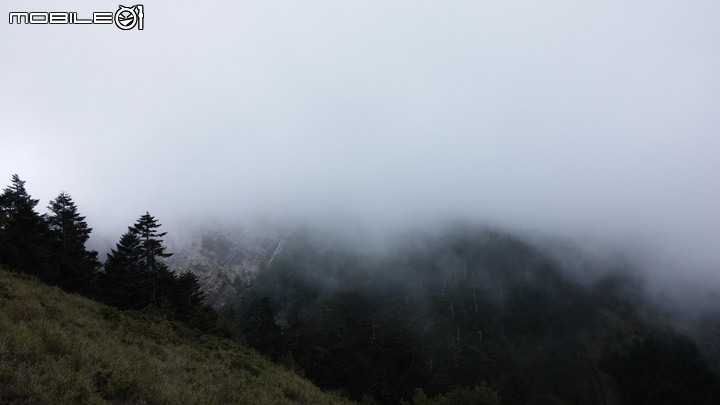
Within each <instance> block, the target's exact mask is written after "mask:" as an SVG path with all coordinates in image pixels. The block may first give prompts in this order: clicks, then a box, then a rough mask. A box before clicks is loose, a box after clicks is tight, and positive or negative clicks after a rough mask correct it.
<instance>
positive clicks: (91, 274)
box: [47, 192, 100, 294]
mask: <svg viewBox="0 0 720 405" xmlns="http://www.w3.org/2000/svg"><path fill="white" fill-rule="evenodd" d="M48 209H49V210H50V214H49V215H48V216H47V223H48V228H49V231H50V238H51V241H52V248H53V249H52V256H53V260H52V263H51V268H52V270H51V275H50V281H51V282H53V283H55V284H58V285H60V286H61V287H63V288H65V289H67V290H70V291H76V292H81V293H85V294H87V293H89V292H90V290H91V287H92V285H93V284H94V281H95V276H96V275H97V271H98V269H99V267H100V263H99V262H98V260H97V252H95V251H88V250H86V249H85V243H86V242H87V240H88V239H89V238H90V232H91V231H92V228H89V227H88V225H87V222H85V217H84V216H81V215H80V214H79V213H78V212H77V206H76V205H75V202H73V200H72V198H71V197H70V195H69V194H67V193H66V192H61V193H60V194H59V195H58V196H57V198H56V199H55V200H53V201H51V202H50V205H49V206H48Z"/></svg>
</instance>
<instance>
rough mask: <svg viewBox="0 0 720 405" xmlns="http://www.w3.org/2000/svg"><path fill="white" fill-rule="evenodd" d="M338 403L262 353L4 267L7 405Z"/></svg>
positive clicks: (0, 347) (1, 339)
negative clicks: (46, 283)
mask: <svg viewBox="0 0 720 405" xmlns="http://www.w3.org/2000/svg"><path fill="white" fill-rule="evenodd" d="M107 402H109V403H133V404H144V403H148V404H190V403H217V404H220V403H238V404H251V403H252V404H336V403H349V401H348V400H346V399H344V398H341V397H339V396H336V395H331V394H326V393H323V392H321V391H320V390H319V389H318V388H317V387H315V386H313V385H312V384H311V383H310V382H308V381H307V380H305V379H303V378H301V377H299V376H298V375H296V374H294V373H292V372H290V371H287V370H285V369H283V368H282V367H279V366H277V365H274V364H272V363H270V362H268V361H267V360H265V359H263V358H262V357H260V356H259V355H258V354H256V353H255V352H253V351H252V350H249V349H246V348H243V347H239V346H237V345H235V344H233V343H231V342H229V341H227V340H223V339H220V338H216V337H211V336H207V335H202V334H199V333H198V332H195V331H191V330H189V329H187V328H186V327H184V326H182V325H180V324H178V323H175V322H171V321H168V320H166V319H164V318H163V317H161V316H160V315H152V314H138V313H133V312H123V311H118V310H116V309H114V308H110V307H107V306H105V305H101V304H99V303H96V302H94V301H92V300H89V299H87V298H83V297H80V296H77V295H71V294H68V293H65V292H63V291H62V290H60V289H59V288H56V287H49V286H46V285H44V284H41V283H39V282H37V281H35V280H33V279H30V278H28V277H25V276H21V275H18V274H14V273H9V272H7V271H4V270H0V403H93V404H94V403H107Z"/></svg>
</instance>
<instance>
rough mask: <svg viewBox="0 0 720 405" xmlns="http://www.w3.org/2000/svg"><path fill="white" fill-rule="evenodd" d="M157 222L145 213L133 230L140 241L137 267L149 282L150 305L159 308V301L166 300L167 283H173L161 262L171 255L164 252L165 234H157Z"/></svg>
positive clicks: (171, 276)
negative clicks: (138, 266) (163, 238)
mask: <svg viewBox="0 0 720 405" xmlns="http://www.w3.org/2000/svg"><path fill="white" fill-rule="evenodd" d="M160 226H161V225H160V224H159V223H158V221H157V220H156V219H155V218H154V217H153V216H152V215H150V213H149V212H146V213H145V214H144V215H143V216H141V217H140V219H138V220H137V222H136V223H135V225H134V226H133V229H134V230H135V232H136V234H137V235H138V237H139V239H140V244H139V256H140V257H139V259H140V262H139V265H140V267H141V268H142V269H143V271H144V273H145V275H146V277H148V278H149V281H150V304H151V305H153V306H159V305H160V304H161V300H165V299H167V298H168V297H167V295H168V294H169V291H168V289H169V288H168V287H169V286H168V283H172V281H174V275H173V274H172V273H171V272H170V270H168V267H167V265H166V264H165V262H164V261H163V260H162V259H164V258H168V257H170V256H172V253H166V252H165V246H164V245H163V240H162V239H161V238H162V237H163V236H165V235H166V234H167V232H158V228H160Z"/></svg>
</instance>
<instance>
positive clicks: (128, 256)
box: [101, 213, 175, 309]
mask: <svg viewBox="0 0 720 405" xmlns="http://www.w3.org/2000/svg"><path fill="white" fill-rule="evenodd" d="M160 226H161V225H160V224H159V223H158V221H157V220H156V219H155V218H154V217H153V216H151V215H150V213H145V214H144V215H142V216H141V217H140V218H139V219H138V220H137V222H135V224H134V225H133V226H130V227H128V231H127V232H126V233H125V234H124V235H123V236H122V238H121V239H120V241H119V242H118V244H117V246H116V247H115V249H112V251H111V253H108V258H107V261H106V262H105V272H104V274H103V275H102V280H101V287H102V289H103V291H104V292H103V294H104V295H105V296H106V299H107V300H108V302H109V303H110V304H113V305H116V306H119V307H122V308H132V309H144V308H147V307H150V306H154V307H159V306H162V304H163V302H164V301H168V302H169V301H170V294H171V290H172V287H173V283H174V281H175V276H174V275H173V274H172V273H171V272H170V270H169V269H168V267H167V264H165V262H164V260H163V259H165V258H167V257H170V256H171V255H172V253H167V252H166V251H165V246H164V245H163V240H162V237H163V236H165V234H166V233H165V232H159V231H158V228H160Z"/></svg>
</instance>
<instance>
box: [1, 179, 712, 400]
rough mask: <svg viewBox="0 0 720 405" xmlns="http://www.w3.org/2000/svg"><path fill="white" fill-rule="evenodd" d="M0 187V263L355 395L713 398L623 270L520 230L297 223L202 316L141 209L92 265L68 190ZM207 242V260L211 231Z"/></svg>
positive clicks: (197, 290)
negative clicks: (374, 235)
mask: <svg viewBox="0 0 720 405" xmlns="http://www.w3.org/2000/svg"><path fill="white" fill-rule="evenodd" d="M24 184H25V183H24V182H23V181H22V180H21V179H20V178H19V176H17V175H13V176H12V178H11V184H10V185H9V186H8V187H6V188H5V189H4V190H3V193H2V195H0V265H2V266H4V267H5V268H7V269H10V270H12V271H15V272H19V273H25V274H29V275H31V276H34V277H35V278H37V279H38V280H40V281H42V282H45V283H48V284H51V285H56V286H59V287H61V288H63V289H65V290H67V291H69V292H74V293H78V294H82V295H85V296H88V297H90V298H92V299H94V300H97V301H100V302H103V303H106V304H108V305H112V306H114V307H116V308H118V309H121V310H126V311H130V312H151V313H161V314H164V316H166V317H169V318H172V319H174V320H177V321H179V322H183V323H185V324H186V325H188V327H190V328H195V329H197V330H199V331H202V332H203V333H209V334H214V335H216V336H220V337H222V338H224V339H232V340H236V341H237V342H240V343H242V344H244V345H247V346H249V347H251V348H253V349H255V350H257V351H258V352H260V353H262V354H263V355H264V356H266V357H267V358H269V359H271V360H272V361H274V362H276V363H278V364H281V365H282V366H284V367H286V368H287V369H289V370H291V371H293V372H295V373H297V374H299V375H301V376H304V377H307V378H308V379H309V380H310V381H312V382H313V383H315V384H316V385H318V386H319V387H320V388H322V389H323V390H329V391H333V392H335V393H339V394H342V395H344V396H346V397H348V398H350V399H352V400H355V401H358V402H362V403H368V404H372V403H377V404H396V403H412V404H427V403H435V404H440V403H448V404H450V403H452V404H463V403H468V404H469V403H478V404H499V403H503V404H528V403H531V404H716V403H720V379H719V378H718V375H717V370H718V367H717V366H718V365H717V364H716V362H714V361H712V359H710V358H708V357H707V356H705V355H704V354H703V352H701V350H700V349H699V348H698V345H697V343H696V342H695V341H694V340H693V339H691V338H690V337H689V336H687V335H686V334H684V333H682V328H678V327H677V320H676V319H673V318H672V317H671V316H670V315H669V314H667V313H666V312H664V311H663V310H661V309H660V308H657V307H655V306H653V305H652V303H651V302H649V300H648V299H647V297H646V295H645V294H644V291H643V281H642V279H641V278H640V277H637V276H635V275H633V274H634V273H632V272H630V271H628V269H625V268H621V267H618V268H612V269H607V271H606V273H605V274H604V275H603V276H602V277H598V278H597V279H593V280H592V281H587V280H581V279H580V278H578V277H575V276H574V275H573V274H572V273H570V272H568V271H567V269H566V268H565V266H563V265H561V264H560V263H559V262H558V260H557V259H556V258H555V257H553V256H551V255H549V254H547V253H544V252H543V251H542V250H541V249H539V248H537V247H536V246H534V245H533V244H531V243H528V242H527V241H524V240H523V239H522V238H520V237H517V236H513V235H511V234H509V233H506V232H502V231H499V230H495V229H490V228H486V227H480V226H470V225H453V226H448V227H446V228H444V229H443V230H441V231H438V232H436V233H433V234H427V233H416V234H409V235H408V237H406V238H404V240H403V241H402V242H398V243H396V245H395V246H393V247H392V248H388V249H386V250H384V251H383V252H382V253H378V252H365V251H363V249H362V247H359V246H349V245H347V244H343V243H335V242H334V241H332V240H328V238H327V237H326V236H321V235H320V234H318V233H315V232H314V231H313V230H312V229H309V228H298V229H295V230H294V231H293V232H292V233H291V234H289V235H287V237H286V238H285V239H284V240H283V243H284V245H283V249H282V251H281V252H278V254H276V255H273V256H272V259H271V260H268V261H267V262H266V263H264V264H263V266H262V267H261V268H260V269H259V270H258V271H257V273H256V274H255V275H254V276H253V277H251V278H239V277H238V278H235V279H234V280H231V283H232V287H233V289H234V290H235V292H236V293H235V294H234V296H233V297H232V299H231V300H229V302H227V303H226V304H225V305H224V306H222V307H218V308H211V307H209V306H208V305H207V304H205V302H204V300H203V298H204V297H203V288H202V286H201V285H200V283H199V282H198V278H197V277H196V275H195V274H193V273H192V272H190V271H187V270H183V269H172V268H170V267H169V266H168V265H167V264H166V259H167V258H168V257H169V256H170V255H171V253H170V252H168V251H167V249H166V247H165V244H164V242H163V237H164V236H165V233H164V232H161V231H160V229H159V228H160V226H161V225H160V223H159V221H158V220H157V219H156V218H155V217H153V216H152V215H150V213H145V214H142V215H141V216H140V217H139V218H138V219H137V221H136V222H135V223H134V224H133V225H131V226H129V227H128V230H127V232H126V233H125V234H123V235H122V236H121V237H120V239H119V241H118V242H117V244H116V245H115V247H114V248H113V249H111V251H110V253H109V254H108V255H107V258H106V260H104V262H101V261H100V259H99V258H98V254H97V252H94V251H89V250H87V249H86V242H87V240H88V238H89V235H90V233H91V230H92V229H91V228H90V227H89V225H88V224H87V223H86V222H85V218H84V217H83V216H82V215H81V214H80V213H79V210H78V207H77V206H76V205H75V203H74V202H73V200H72V198H71V197H70V195H69V194H68V193H65V192H62V193H60V194H59V195H58V196H57V198H56V199H54V200H52V201H51V202H50V203H49V206H48V212H47V213H45V214H39V213H38V212H37V211H36V206H37V205H38V203H39V201H38V200H35V199H33V198H32V197H31V196H30V195H29V194H28V193H27V191H26V189H25V186H24ZM202 246H203V249H204V250H206V251H207V252H208V253H213V251H215V250H216V251H215V252H214V253H216V254H218V255H220V254H222V253H223V252H222V250H223V249H225V247H224V246H222V244H221V243H217V241H214V240H212V239H211V238H208V239H207V240H203V243H202Z"/></svg>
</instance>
